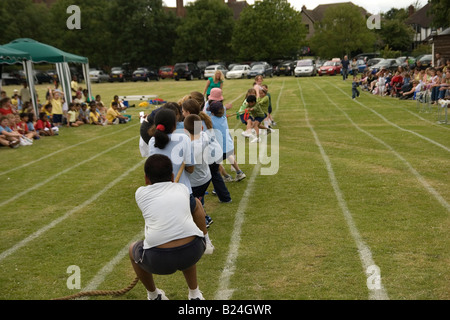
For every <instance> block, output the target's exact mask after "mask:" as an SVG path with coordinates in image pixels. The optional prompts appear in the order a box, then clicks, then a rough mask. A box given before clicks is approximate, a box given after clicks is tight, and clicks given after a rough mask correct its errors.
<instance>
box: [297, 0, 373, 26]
mask: <svg viewBox="0 0 450 320" xmlns="http://www.w3.org/2000/svg"><path fill="white" fill-rule="evenodd" d="M341 4H350V5H353V6H355V7H358V8H359V9H360V10H361V14H362V15H366V14H367V11H366V10H365V9H364V8H362V7H359V6H357V5H355V4H354V3H353V2H351V1H349V2H341V3H329V4H320V5H318V6H317V7H315V8H314V9H313V10H308V9H306V7H305V6H303V8H302V12H303V13H305V15H306V16H307V17H308V18H310V19H311V21H312V22H315V21H320V20H322V19H323V16H324V15H325V11H327V9H328V8H331V7H336V6H339V5H341Z"/></svg>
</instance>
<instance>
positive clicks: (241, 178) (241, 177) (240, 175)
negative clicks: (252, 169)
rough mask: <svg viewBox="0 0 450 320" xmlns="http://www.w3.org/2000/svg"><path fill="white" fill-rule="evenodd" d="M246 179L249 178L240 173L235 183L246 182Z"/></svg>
mask: <svg viewBox="0 0 450 320" xmlns="http://www.w3.org/2000/svg"><path fill="white" fill-rule="evenodd" d="M246 177H247V176H246V175H245V173H243V172H241V173H238V174H237V175H236V179H235V181H236V182H239V181H241V180H244V179H245V178H246Z"/></svg>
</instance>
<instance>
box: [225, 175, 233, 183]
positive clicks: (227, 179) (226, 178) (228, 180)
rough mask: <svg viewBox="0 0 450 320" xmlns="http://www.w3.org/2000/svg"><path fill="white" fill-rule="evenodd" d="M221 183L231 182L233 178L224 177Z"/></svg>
mask: <svg viewBox="0 0 450 320" xmlns="http://www.w3.org/2000/svg"><path fill="white" fill-rule="evenodd" d="M223 181H225V182H231V181H233V178H232V177H231V176H230V175H228V176H226V177H223Z"/></svg>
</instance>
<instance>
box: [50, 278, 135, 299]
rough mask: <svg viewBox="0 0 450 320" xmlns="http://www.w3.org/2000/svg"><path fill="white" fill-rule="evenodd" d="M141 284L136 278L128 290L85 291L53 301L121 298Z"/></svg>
mask: <svg viewBox="0 0 450 320" xmlns="http://www.w3.org/2000/svg"><path fill="white" fill-rule="evenodd" d="M138 282H139V277H136V278H135V279H134V280H133V281H132V282H131V283H130V284H129V285H128V287H126V288H123V289H120V290H93V291H84V292H78V293H76V294H73V295H70V296H65V297H61V298H55V299H52V300H72V299H76V298H81V297H87V296H89V297H92V296H121V295H124V294H125V293H127V292H128V291H130V290H131V289H133V288H134V287H135V286H136V284H137V283H138Z"/></svg>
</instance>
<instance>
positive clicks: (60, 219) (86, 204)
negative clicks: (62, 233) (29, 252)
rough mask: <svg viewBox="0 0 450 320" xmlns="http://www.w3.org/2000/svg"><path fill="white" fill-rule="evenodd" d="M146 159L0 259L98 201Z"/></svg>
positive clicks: (2, 255) (1, 255) (24, 240)
mask: <svg viewBox="0 0 450 320" xmlns="http://www.w3.org/2000/svg"><path fill="white" fill-rule="evenodd" d="M145 160H146V159H144V160H142V161H139V162H138V163H137V164H136V165H134V166H133V167H132V168H130V169H128V170H127V171H125V172H124V173H122V174H121V175H120V176H119V177H118V178H116V179H114V180H113V181H112V182H110V183H108V184H107V185H106V187H104V188H103V189H102V190H101V191H99V192H98V193H96V194H95V195H93V196H92V197H91V198H90V199H88V200H86V201H84V202H83V203H82V204H80V205H79V206H76V207H75V208H73V209H72V210H70V211H68V212H67V213H66V214H64V215H63V216H61V217H59V218H57V219H55V220H53V221H52V222H51V223H49V224H48V225H46V226H44V227H42V228H41V229H39V230H38V231H36V232H34V233H33V234H31V235H29V236H28V237H27V238H25V239H23V240H22V241H20V242H19V243H17V244H16V245H14V246H13V247H11V248H10V249H8V250H5V251H3V252H2V253H1V254H0V261H2V260H3V259H5V258H6V257H8V256H9V255H11V254H13V253H14V252H16V251H17V250H19V249H20V248H22V247H24V246H26V245H27V244H28V243H29V242H31V241H33V240H34V239H36V238H38V237H40V236H41V235H42V234H44V233H45V232H47V231H48V230H50V229H51V228H53V227H55V226H56V225H57V224H59V223H60V222H62V221H64V220H66V219H67V218H68V217H70V216H71V215H72V214H74V213H75V212H77V211H79V210H81V209H84V208H85V207H86V206H88V205H90V204H91V203H93V202H94V201H96V200H97V199H98V198H99V197H100V196H102V195H103V194H104V193H105V192H106V191H108V190H109V189H111V188H112V187H114V186H115V185H116V184H118V183H119V182H120V181H121V180H122V179H124V178H125V177H127V176H128V175H129V174H130V173H131V172H133V171H134V170H136V169H137V168H139V167H140V166H142V165H143V163H144V162H145Z"/></svg>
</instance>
